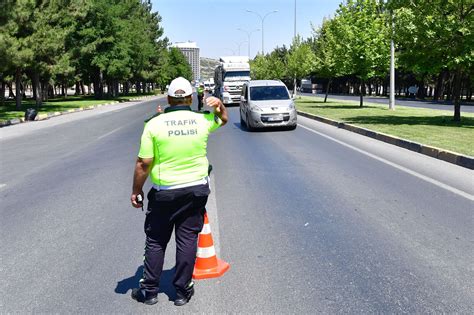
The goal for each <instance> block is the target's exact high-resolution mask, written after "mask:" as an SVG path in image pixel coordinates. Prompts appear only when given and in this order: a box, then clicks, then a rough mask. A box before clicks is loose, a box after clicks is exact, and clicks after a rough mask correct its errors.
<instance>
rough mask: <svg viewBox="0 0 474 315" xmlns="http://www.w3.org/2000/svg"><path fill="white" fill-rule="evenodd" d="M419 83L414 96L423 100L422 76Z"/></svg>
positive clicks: (423, 82)
mask: <svg viewBox="0 0 474 315" xmlns="http://www.w3.org/2000/svg"><path fill="white" fill-rule="evenodd" d="M419 83H420V85H419V87H418V93H416V97H417V98H419V99H422V100H424V99H425V95H426V94H425V78H422V79H421V81H420V82H419Z"/></svg>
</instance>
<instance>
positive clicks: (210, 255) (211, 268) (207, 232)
mask: <svg viewBox="0 0 474 315" xmlns="http://www.w3.org/2000/svg"><path fill="white" fill-rule="evenodd" d="M229 268H230V265H229V264H228V263H227V262H225V261H223V260H220V259H219V258H217V256H216V250H215V248H214V241H213V239H212V234H211V226H210V225H209V219H208V218H207V213H205V214H204V226H203V228H202V231H201V233H199V240H198V249H197V254H196V264H195V265H194V272H193V279H197V280H199V279H208V278H218V277H220V276H222V275H223V274H224V273H225V272H226V271H227V270H229Z"/></svg>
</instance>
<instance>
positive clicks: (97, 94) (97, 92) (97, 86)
mask: <svg viewBox="0 0 474 315" xmlns="http://www.w3.org/2000/svg"><path fill="white" fill-rule="evenodd" d="M92 81H93V83H92V84H93V85H94V98H95V99H101V98H102V93H103V89H102V84H101V82H100V79H99V76H97V75H96V76H94V77H93V78H92Z"/></svg>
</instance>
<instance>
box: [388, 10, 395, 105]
mask: <svg viewBox="0 0 474 315" xmlns="http://www.w3.org/2000/svg"><path fill="white" fill-rule="evenodd" d="M390 27H391V35H392V36H391V39H390V99H389V102H388V108H389V109H391V110H395V44H394V42H393V37H394V30H395V28H394V21H393V12H392V11H390Z"/></svg>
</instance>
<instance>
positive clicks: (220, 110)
mask: <svg viewBox="0 0 474 315" xmlns="http://www.w3.org/2000/svg"><path fill="white" fill-rule="evenodd" d="M206 104H207V106H210V107H214V114H216V115H217V117H219V118H220V119H221V120H222V125H221V126H224V125H225V124H226V123H227V121H228V120H229V117H228V115H227V108H225V106H224V104H222V102H221V100H220V99H218V98H217V97H214V96H210V97H208V98H207V99H206Z"/></svg>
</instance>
